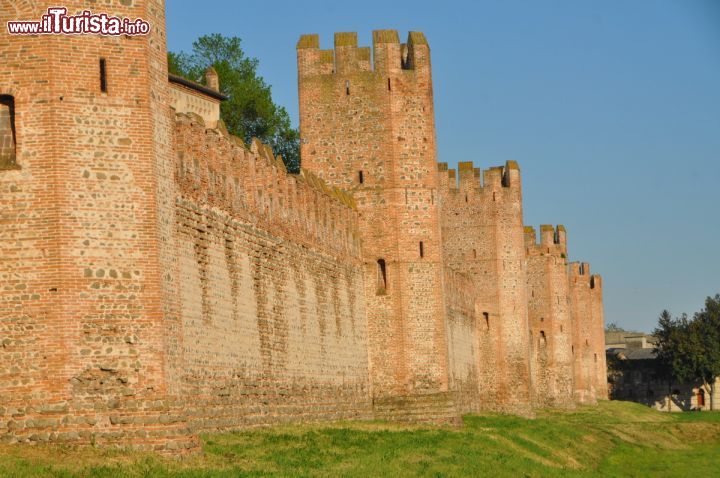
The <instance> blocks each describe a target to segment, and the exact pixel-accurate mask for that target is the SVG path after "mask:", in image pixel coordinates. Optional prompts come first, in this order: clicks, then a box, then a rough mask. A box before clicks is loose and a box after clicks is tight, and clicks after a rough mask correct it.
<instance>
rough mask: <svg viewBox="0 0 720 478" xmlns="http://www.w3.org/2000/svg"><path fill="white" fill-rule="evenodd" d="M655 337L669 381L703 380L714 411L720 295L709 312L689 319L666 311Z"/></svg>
mask: <svg viewBox="0 0 720 478" xmlns="http://www.w3.org/2000/svg"><path fill="white" fill-rule="evenodd" d="M653 334H654V335H655V336H656V337H657V338H658V345H657V348H656V350H657V354H658V361H659V363H660V364H661V370H664V371H665V374H666V376H667V378H668V379H669V381H670V380H673V379H674V380H677V381H678V382H680V383H687V382H692V381H695V380H699V381H701V382H702V383H703V386H704V388H705V389H707V390H708V391H709V392H710V408H711V409H712V408H713V401H714V397H715V381H716V379H717V378H718V377H720V294H719V295H716V296H715V297H708V298H707V299H706V300H705V308H704V309H703V310H701V311H700V312H698V313H696V314H695V315H694V316H693V318H692V319H691V320H690V319H688V317H687V315H685V314H683V315H682V316H681V317H679V318H677V319H673V318H672V316H671V315H670V313H669V312H668V311H667V310H664V311H663V312H662V314H661V315H660V318H659V319H658V327H657V328H656V329H655V331H654V332H653Z"/></svg>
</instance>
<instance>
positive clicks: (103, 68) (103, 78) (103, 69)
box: [100, 58, 107, 93]
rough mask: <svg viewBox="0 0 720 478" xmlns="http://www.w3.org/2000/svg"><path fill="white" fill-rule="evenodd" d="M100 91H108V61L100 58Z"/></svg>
mask: <svg viewBox="0 0 720 478" xmlns="http://www.w3.org/2000/svg"><path fill="white" fill-rule="evenodd" d="M100 91H102V92H103V93H107V63H106V62H105V58H100Z"/></svg>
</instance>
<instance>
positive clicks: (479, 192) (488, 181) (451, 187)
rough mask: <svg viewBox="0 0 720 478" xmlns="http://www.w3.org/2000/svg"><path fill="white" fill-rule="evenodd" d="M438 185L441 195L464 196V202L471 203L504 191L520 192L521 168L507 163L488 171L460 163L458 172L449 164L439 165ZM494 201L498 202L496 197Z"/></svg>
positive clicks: (510, 162)
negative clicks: (449, 166)
mask: <svg viewBox="0 0 720 478" xmlns="http://www.w3.org/2000/svg"><path fill="white" fill-rule="evenodd" d="M437 170H438V185H439V188H440V191H441V193H443V194H445V195H448V194H449V195H451V196H457V197H460V196H462V198H463V201H465V202H468V203H469V202H471V201H472V200H478V198H481V199H482V198H484V197H485V196H486V195H488V193H489V194H491V195H492V193H493V192H497V191H502V190H508V191H510V190H512V191H519V189H520V167H519V166H518V164H517V162H515V161H507V162H506V163H505V165H504V166H493V167H491V168H489V169H486V170H481V169H480V168H476V167H475V166H474V165H473V163H472V162H471V161H461V162H459V163H458V169H457V171H456V170H455V169H452V168H448V165H447V163H438V166H437ZM492 197H493V200H497V197H496V196H495V195H493V196H492Z"/></svg>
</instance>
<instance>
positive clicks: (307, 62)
mask: <svg viewBox="0 0 720 478" xmlns="http://www.w3.org/2000/svg"><path fill="white" fill-rule="evenodd" d="M297 55H298V72H299V75H300V77H301V78H302V77H306V76H315V75H333V74H337V75H345V74H352V73H356V72H363V71H367V72H370V71H373V72H375V73H378V74H381V75H391V74H399V73H400V72H402V71H408V72H415V73H422V74H429V72H430V47H429V45H428V42H427V39H426V38H425V35H424V34H423V33H421V32H409V33H408V37H407V41H406V43H400V37H399V36H398V32H397V31H396V30H374V31H373V34H372V51H371V48H370V47H359V46H358V36H357V33H356V32H339V33H335V41H334V48H333V49H332V50H321V49H320V36H319V35H317V34H310V35H301V36H300V39H299V40H298V43H297Z"/></svg>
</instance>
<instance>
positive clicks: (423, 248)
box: [420, 241, 425, 258]
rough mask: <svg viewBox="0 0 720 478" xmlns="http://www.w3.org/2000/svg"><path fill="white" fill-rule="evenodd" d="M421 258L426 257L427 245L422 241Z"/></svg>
mask: <svg viewBox="0 0 720 478" xmlns="http://www.w3.org/2000/svg"><path fill="white" fill-rule="evenodd" d="M420 257H421V258H422V257H425V244H423V241H420Z"/></svg>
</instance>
